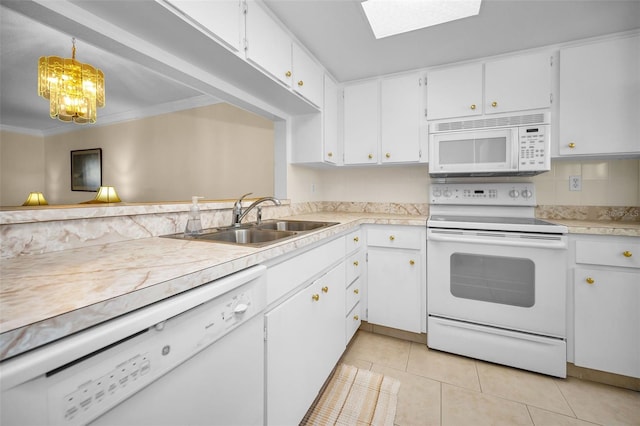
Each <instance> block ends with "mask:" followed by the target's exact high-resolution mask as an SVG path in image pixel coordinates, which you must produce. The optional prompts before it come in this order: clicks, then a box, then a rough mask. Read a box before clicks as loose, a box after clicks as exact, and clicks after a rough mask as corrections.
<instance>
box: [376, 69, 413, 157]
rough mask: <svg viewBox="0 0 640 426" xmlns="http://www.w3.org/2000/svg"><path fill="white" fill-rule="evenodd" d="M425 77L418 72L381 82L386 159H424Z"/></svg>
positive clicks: (381, 122)
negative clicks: (422, 129)
mask: <svg viewBox="0 0 640 426" xmlns="http://www.w3.org/2000/svg"><path fill="white" fill-rule="evenodd" d="M422 87H423V86H422V79H421V78H420V77H419V76H418V75H417V74H409V75H403V76H399V77H389V78H383V79H382V82H381V86H380V144H381V151H380V152H381V162H382V163H402V162H417V161H419V160H420V119H421V116H422V96H421V89H422Z"/></svg>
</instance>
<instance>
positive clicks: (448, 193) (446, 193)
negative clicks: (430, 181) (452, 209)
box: [442, 189, 451, 198]
mask: <svg viewBox="0 0 640 426" xmlns="http://www.w3.org/2000/svg"><path fill="white" fill-rule="evenodd" d="M442 195H444V196H445V197H446V198H449V197H451V191H449V190H448V189H445V190H444V191H443V192H442Z"/></svg>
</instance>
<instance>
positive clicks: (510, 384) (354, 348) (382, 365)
mask: <svg viewBox="0 0 640 426" xmlns="http://www.w3.org/2000/svg"><path fill="white" fill-rule="evenodd" d="M342 362H344V363H346V364H350V365H355V366H356V367H358V368H364V369H368V370H372V371H377V372H380V373H383V374H386V375H389V376H391V377H395V378H397V379H399V380H400V382H401V385H400V393H399V395H398V409H397V412H396V419H395V424H396V425H398V426H414V425H416V426H417V425H443V426H467V425H473V426H479V425H536V426H541V425H544V426H547V425H554V426H555V425H572V426H578V425H580V426H586V425H591V426H592V425H594V424H595V425H640V392H634V391H631V390H626V389H622V388H617V387H613V386H608V385H602V384H599V383H594V382H588V381H583V380H580V379H575V378H567V379H558V378H554V377H550V376H545V375H542V374H537V373H530V372H527V371H523V370H518V369H515V368H510V367H505V366H500V365H496V364H491V363H487V362H484V361H477V360H474V359H471V358H466V357H462V356H457V355H453V354H448V353H445V352H439V351H435V350H431V349H429V348H427V347H426V345H424V344H419V343H412V342H408V341H406V340H400V339H396V338H393V337H387V336H383V335H379V334H373V333H370V332H366V331H363V330H359V331H358V334H357V335H356V336H355V337H354V339H353V341H352V342H351V344H350V345H349V347H348V348H347V351H346V352H345V354H344V356H343V358H342Z"/></svg>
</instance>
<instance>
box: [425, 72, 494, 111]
mask: <svg viewBox="0 0 640 426" xmlns="http://www.w3.org/2000/svg"><path fill="white" fill-rule="evenodd" d="M480 114H482V64H481V63H480V64H470V65H463V66H459V67H454V68H446V69H442V70H435V71H430V72H428V73H427V119H428V120H440V119H443V118H453V117H466V116H474V115H480Z"/></svg>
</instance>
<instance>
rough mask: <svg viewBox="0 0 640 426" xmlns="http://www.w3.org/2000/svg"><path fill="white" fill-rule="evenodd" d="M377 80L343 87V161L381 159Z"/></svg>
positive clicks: (356, 162) (375, 161) (354, 162)
mask: <svg viewBox="0 0 640 426" xmlns="http://www.w3.org/2000/svg"><path fill="white" fill-rule="evenodd" d="M378 105H379V102H378V81H370V82H366V83H358V84H353V85H350V86H346V87H345V88H344V164H375V163H377V162H378V134H379V127H380V126H379V121H378Z"/></svg>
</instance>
